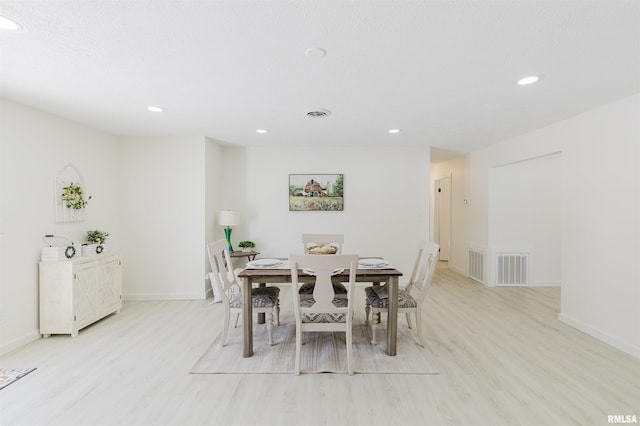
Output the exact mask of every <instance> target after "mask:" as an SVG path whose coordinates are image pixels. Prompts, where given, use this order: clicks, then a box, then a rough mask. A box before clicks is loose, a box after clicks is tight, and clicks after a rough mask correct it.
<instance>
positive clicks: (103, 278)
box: [98, 256, 122, 314]
mask: <svg viewBox="0 0 640 426" xmlns="http://www.w3.org/2000/svg"><path fill="white" fill-rule="evenodd" d="M98 305H99V306H100V309H101V310H102V313H103V314H106V313H111V312H113V311H116V310H118V309H120V308H121V307H122V264H121V262H120V257H119V256H115V257H112V258H109V259H105V260H103V261H102V263H101V265H100V278H99V285H98Z"/></svg>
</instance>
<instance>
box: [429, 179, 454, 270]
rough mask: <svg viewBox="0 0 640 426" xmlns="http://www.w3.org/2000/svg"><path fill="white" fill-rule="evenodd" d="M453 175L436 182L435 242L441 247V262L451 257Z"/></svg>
mask: <svg viewBox="0 0 640 426" xmlns="http://www.w3.org/2000/svg"><path fill="white" fill-rule="evenodd" d="M451 179H452V177H451V175H450V176H448V177H446V178H442V179H438V180H436V181H435V187H434V192H433V193H434V195H435V197H434V234H435V235H434V242H435V243H436V244H438V245H440V260H444V261H447V262H448V261H449V258H450V256H451Z"/></svg>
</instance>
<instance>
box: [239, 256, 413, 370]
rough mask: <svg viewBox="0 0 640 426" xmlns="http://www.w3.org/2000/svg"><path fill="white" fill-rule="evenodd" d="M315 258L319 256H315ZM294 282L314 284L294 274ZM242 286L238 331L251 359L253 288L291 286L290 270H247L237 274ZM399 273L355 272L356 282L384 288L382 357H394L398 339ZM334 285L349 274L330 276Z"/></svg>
mask: <svg viewBox="0 0 640 426" xmlns="http://www.w3.org/2000/svg"><path fill="white" fill-rule="evenodd" d="M315 256H319V255H315ZM298 272H299V274H298V281H299V282H300V283H305V282H310V283H313V282H315V277H314V276H312V275H308V274H305V273H304V272H303V271H302V270H300V271H298ZM237 276H238V278H239V280H240V283H241V286H242V328H243V334H244V339H243V353H242V356H243V357H244V358H249V357H252V356H253V303H252V302H251V289H252V287H253V285H254V284H260V285H267V284H291V267H290V266H289V262H288V260H286V259H283V260H282V262H280V263H279V264H276V265H275V266H269V267H255V266H251V262H249V263H248V264H247V267H245V268H244V269H242V270H241V271H240V272H238V274H237ZM401 276H402V272H400V271H398V270H397V269H396V268H394V267H392V266H391V265H390V264H387V265H385V266H380V267H364V266H362V265H360V264H359V267H358V270H357V271H356V282H361V283H362V282H364V283H369V282H370V283H378V284H380V285H386V286H387V291H388V297H389V303H388V311H387V347H386V354H387V355H389V356H395V355H396V342H397V335H398V285H399V284H398V278H399V277H401ZM331 279H332V280H333V282H334V283H344V282H348V281H349V270H344V271H342V272H340V273H339V274H336V275H334V276H332V278H331Z"/></svg>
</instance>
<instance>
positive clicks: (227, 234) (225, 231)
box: [224, 228, 233, 253]
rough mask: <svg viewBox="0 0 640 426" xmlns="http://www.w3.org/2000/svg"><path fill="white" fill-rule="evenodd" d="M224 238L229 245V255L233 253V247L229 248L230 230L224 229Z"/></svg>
mask: <svg viewBox="0 0 640 426" xmlns="http://www.w3.org/2000/svg"><path fill="white" fill-rule="evenodd" d="M224 237H225V238H226V239H227V244H228V245H229V253H233V247H231V228H224Z"/></svg>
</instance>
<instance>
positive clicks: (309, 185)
mask: <svg viewBox="0 0 640 426" xmlns="http://www.w3.org/2000/svg"><path fill="white" fill-rule="evenodd" d="M342 210H344V175H342V174H291V175H289V211H292V212H293V211H342Z"/></svg>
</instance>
